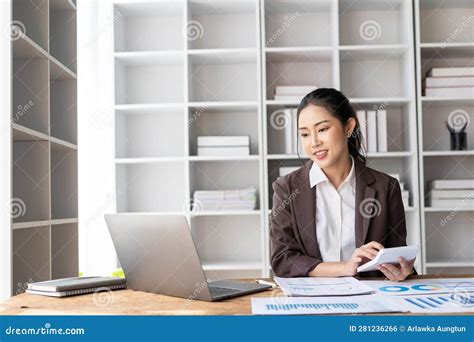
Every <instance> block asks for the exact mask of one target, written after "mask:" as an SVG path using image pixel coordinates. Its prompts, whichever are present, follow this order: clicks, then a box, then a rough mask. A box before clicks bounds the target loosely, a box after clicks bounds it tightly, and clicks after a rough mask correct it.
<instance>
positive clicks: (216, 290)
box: [209, 286, 242, 297]
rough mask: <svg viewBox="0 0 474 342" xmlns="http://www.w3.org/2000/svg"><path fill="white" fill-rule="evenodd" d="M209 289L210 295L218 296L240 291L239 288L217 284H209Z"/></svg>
mask: <svg viewBox="0 0 474 342" xmlns="http://www.w3.org/2000/svg"><path fill="white" fill-rule="evenodd" d="M209 291H210V292H211V295H212V297H220V296H226V295H232V294H234V293H240V292H242V291H241V290H235V289H229V288H226V287H217V286H209Z"/></svg>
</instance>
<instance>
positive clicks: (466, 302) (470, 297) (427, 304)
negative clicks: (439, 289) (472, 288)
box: [385, 292, 474, 313]
mask: <svg viewBox="0 0 474 342" xmlns="http://www.w3.org/2000/svg"><path fill="white" fill-rule="evenodd" d="M385 298H387V297H385ZM390 299H391V300H395V301H397V302H398V304H400V305H402V306H404V307H405V309H406V310H408V311H410V312H413V313H452V312H474V292H466V293H457V294H446V293H437V294H422V295H420V294H419V295H408V296H403V295H402V296H392V297H390Z"/></svg>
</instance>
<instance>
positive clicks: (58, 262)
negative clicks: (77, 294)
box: [51, 223, 79, 279]
mask: <svg viewBox="0 0 474 342" xmlns="http://www.w3.org/2000/svg"><path fill="white" fill-rule="evenodd" d="M78 276H79V237H78V225H77V223H70V224H58V225H54V226H51V279H59V278H67V277H78Z"/></svg>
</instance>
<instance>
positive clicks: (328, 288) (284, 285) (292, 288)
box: [274, 277, 375, 297]
mask: <svg viewBox="0 0 474 342" xmlns="http://www.w3.org/2000/svg"><path fill="white" fill-rule="evenodd" d="M274 279H275V281H276V283H277V284H278V286H280V288H281V290H282V291H283V293H284V294H285V295H287V296H297V297H298V296H300V297H307V296H311V297H315V296H354V295H363V294H370V293H374V292H375V291H374V289H373V288H372V287H370V286H368V285H366V284H364V283H362V282H360V281H359V280H357V279H356V278H353V277H340V278H314V277H306V278H280V277H275V278H274Z"/></svg>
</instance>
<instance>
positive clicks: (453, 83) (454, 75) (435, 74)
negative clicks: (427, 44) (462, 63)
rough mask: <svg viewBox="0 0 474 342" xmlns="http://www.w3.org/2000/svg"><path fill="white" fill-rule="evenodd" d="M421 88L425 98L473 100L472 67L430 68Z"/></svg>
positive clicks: (473, 82) (473, 73) (473, 78)
mask: <svg viewBox="0 0 474 342" xmlns="http://www.w3.org/2000/svg"><path fill="white" fill-rule="evenodd" d="M423 87H424V90H425V95H426V96H434V97H468V98H474V67H457V68H455V67H449V68H431V69H430V70H429V71H428V73H427V74H426V78H425V80H424V84H423Z"/></svg>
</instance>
